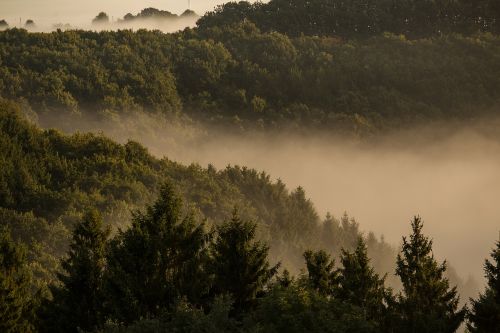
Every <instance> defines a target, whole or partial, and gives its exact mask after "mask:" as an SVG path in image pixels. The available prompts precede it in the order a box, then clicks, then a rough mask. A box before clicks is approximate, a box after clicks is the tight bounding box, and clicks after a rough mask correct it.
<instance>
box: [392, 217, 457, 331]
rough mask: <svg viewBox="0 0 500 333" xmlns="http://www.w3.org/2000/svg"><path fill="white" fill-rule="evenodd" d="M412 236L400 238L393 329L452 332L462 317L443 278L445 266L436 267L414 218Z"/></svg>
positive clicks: (419, 223) (454, 293)
mask: <svg viewBox="0 0 500 333" xmlns="http://www.w3.org/2000/svg"><path fill="white" fill-rule="evenodd" d="M411 227H412V234H411V235H410V239H409V240H408V239H407V238H406V237H403V246H402V250H401V253H400V254H399V255H398V259H397V267H396V274H397V275H398V276H399V277H400V279H401V282H402V283H403V291H402V293H401V294H399V295H398V299H397V304H396V311H397V312H398V315H399V317H398V318H397V319H396V322H397V326H396V327H399V328H400V329H402V330H403V331H404V332H455V331H456V330H457V329H458V327H459V326H460V324H461V323H462V321H463V319H464V316H465V308H462V309H459V308H458V303H459V298H458V296H457V291H456V287H453V288H450V286H449V282H448V280H447V279H446V278H444V277H443V274H444V272H445V271H446V262H444V263H442V264H438V263H437V261H436V260H435V259H434V256H433V254H432V241H431V240H429V239H428V238H427V237H426V236H424V235H423V233H422V228H423V222H422V220H421V219H420V217H415V218H414V219H413V220H412V222H411Z"/></svg>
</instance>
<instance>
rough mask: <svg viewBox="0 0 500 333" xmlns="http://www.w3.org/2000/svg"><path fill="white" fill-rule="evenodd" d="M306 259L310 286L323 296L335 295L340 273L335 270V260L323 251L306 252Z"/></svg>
mask: <svg viewBox="0 0 500 333" xmlns="http://www.w3.org/2000/svg"><path fill="white" fill-rule="evenodd" d="M304 259H305V260H306V266H307V273H308V275H307V281H308V284H309V286H310V287H311V288H313V289H314V290H316V291H317V292H319V293H320V294H322V295H325V296H331V295H333V293H334V291H335V288H336V287H337V285H338V271H337V270H335V269H334V268H335V260H333V259H332V258H331V257H330V255H329V254H327V253H326V252H325V251H323V250H320V251H317V252H314V251H311V250H309V251H306V252H304Z"/></svg>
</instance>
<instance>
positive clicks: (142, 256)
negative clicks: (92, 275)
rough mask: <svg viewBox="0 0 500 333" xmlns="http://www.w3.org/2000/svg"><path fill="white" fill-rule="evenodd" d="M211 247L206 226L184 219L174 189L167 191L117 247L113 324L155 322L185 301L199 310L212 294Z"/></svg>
mask: <svg viewBox="0 0 500 333" xmlns="http://www.w3.org/2000/svg"><path fill="white" fill-rule="evenodd" d="M206 244H207V236H206V234H205V232H204V228H203V224H196V223H195V221H194V217H193V215H192V214H187V215H185V216H184V214H183V203H182V200H181V199H180V197H179V196H178V195H177V194H176V192H175V191H174V188H173V186H172V185H171V184H166V185H164V186H163V187H162V189H161V191H160V196H159V198H158V200H157V201H156V202H155V203H154V204H153V205H152V206H150V207H148V208H147V210H146V212H145V213H140V212H138V213H136V214H135V216H134V218H133V221H132V226H131V227H130V229H128V230H127V231H125V232H121V233H120V234H119V235H118V236H117V237H116V239H114V240H113V241H112V243H111V246H110V253H109V257H108V261H109V269H108V274H107V277H106V290H107V297H108V299H109V304H108V308H109V310H110V313H111V316H112V318H113V319H116V320H118V321H119V322H124V323H131V322H134V321H136V320H138V319H140V318H154V317H157V316H158V315H159V314H161V313H162V312H164V311H165V310H168V309H169V308H171V307H172V306H173V305H174V304H175V303H176V302H177V301H178V300H180V299H181V298H184V297H185V298H186V299H187V301H188V302H190V303H191V304H194V305H197V304H199V303H200V302H201V301H202V300H201V298H202V297H203V296H204V295H206V294H207V293H208V285H207V284H208V278H207V275H206V274H205V272H204V268H205V265H204V263H205V260H206V259H207V251H206Z"/></svg>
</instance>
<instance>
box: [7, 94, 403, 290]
mask: <svg viewBox="0 0 500 333" xmlns="http://www.w3.org/2000/svg"><path fill="white" fill-rule="evenodd" d="M0 140H1V141H0V142H1V145H0V153H1V154H0V155H1V159H0V166H1V167H0V213H1V216H2V221H3V223H4V224H7V225H8V226H10V228H11V229H12V231H13V235H14V238H15V239H20V240H22V242H24V243H27V244H29V245H30V246H29V248H30V251H32V253H31V252H30V258H32V259H33V267H34V269H35V270H37V274H40V277H41V279H42V280H44V279H48V280H49V281H50V280H51V279H53V274H54V269H56V268H57V259H58V258H59V257H60V256H61V255H62V254H63V253H64V252H65V251H66V246H67V241H68V237H69V232H70V231H71V230H72V229H73V227H74V224H75V221H77V220H78V219H79V218H80V217H81V216H82V214H83V213H84V212H85V211H86V210H88V209H90V208H95V209H98V210H99V211H100V212H101V214H102V215H103V217H104V219H105V221H106V224H108V225H110V226H112V227H113V228H114V229H113V230H115V231H116V228H125V227H127V226H128V225H129V223H130V222H129V221H130V216H131V215H130V211H131V210H135V209H138V208H142V207H144V205H145V204H146V203H150V202H151V201H152V200H153V199H154V198H156V195H157V193H158V189H159V187H160V186H161V184H163V183H164V182H165V181H171V182H173V183H174V184H176V188H177V189H178V191H180V193H182V196H183V198H184V199H185V202H186V203H189V205H190V208H191V209H193V211H194V212H195V213H196V216H197V217H198V218H199V220H200V221H201V220H203V219H205V218H206V219H207V221H206V224H207V226H213V225H216V224H219V223H221V222H222V221H224V220H226V219H228V218H229V217H230V216H231V214H232V212H233V210H234V209H235V208H237V209H238V211H239V215H240V216H241V217H242V218H245V219H249V220H253V221H255V222H256V223H257V225H258V229H257V235H258V237H259V238H260V239H262V240H266V241H268V242H269V244H270V246H271V253H270V255H271V260H272V261H273V262H277V261H282V262H283V263H284V264H286V266H287V268H288V269H289V270H292V271H298V269H299V268H300V267H302V260H301V255H302V252H303V251H305V249H308V248H313V249H318V248H324V249H328V250H329V251H331V252H332V253H335V254H339V253H340V248H342V247H344V248H346V249H352V248H353V247H354V246H355V244H356V242H357V238H358V237H359V236H360V235H361V234H360V231H359V230H358V224H357V223H356V222H355V221H353V220H352V219H350V218H349V217H347V216H344V217H342V218H341V219H335V218H333V217H331V216H327V217H326V219H321V218H320V217H319V216H318V214H317V212H316V210H315V209H314V207H313V205H312V203H311V202H310V201H309V200H308V199H307V197H306V195H305V192H304V190H303V189H301V188H298V189H295V190H293V191H289V190H288V189H287V188H286V186H285V184H283V183H282V182H281V181H279V180H278V181H272V180H271V179H270V177H269V176H268V175H266V174H265V173H264V172H258V171H256V170H252V169H247V168H245V167H239V166H234V167H231V166H228V167H227V168H226V169H223V170H216V169H215V168H213V167H211V166H209V167H208V168H202V167H201V166H199V165H195V164H193V165H190V166H184V165H181V164H178V163H176V162H173V161H170V160H168V159H166V158H164V159H161V160H160V159H157V158H154V157H152V156H151V155H150V154H149V153H148V152H147V150H146V149H145V148H144V147H142V146H141V145H140V144H139V143H136V142H132V141H130V142H128V143H127V144H125V145H120V144H117V143H115V142H113V141H111V140H110V139H108V138H106V137H104V136H102V135H94V134H83V133H81V134H75V135H72V136H66V135H63V134H62V133H60V132H58V131H56V130H45V131H42V130H40V129H38V128H37V127H36V126H34V125H31V124H29V123H28V122H27V121H26V120H24V119H23V116H22V113H21V111H20V110H19V107H18V106H17V105H15V104H14V103H12V102H8V101H5V100H3V101H2V102H1V107H0ZM185 208H186V209H188V207H185ZM36 230H38V231H36ZM367 242H368V246H369V249H370V254H371V255H372V257H373V258H374V262H375V263H376V266H377V269H379V270H380V271H382V272H387V271H389V270H391V269H392V260H390V259H389V260H388V258H391V257H392V258H393V257H394V255H395V254H394V250H393V249H392V247H391V246H389V245H388V244H386V243H383V242H380V241H378V240H377V239H376V238H375V237H374V236H373V235H369V236H368V238H367ZM40 261H44V262H40Z"/></svg>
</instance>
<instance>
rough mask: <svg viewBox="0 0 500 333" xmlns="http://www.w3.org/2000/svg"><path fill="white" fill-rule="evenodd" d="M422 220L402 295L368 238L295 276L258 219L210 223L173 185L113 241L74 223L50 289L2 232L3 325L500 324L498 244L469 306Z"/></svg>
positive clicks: (411, 328)
mask: <svg viewBox="0 0 500 333" xmlns="http://www.w3.org/2000/svg"><path fill="white" fill-rule="evenodd" d="M422 229H423V222H422V220H421V219H420V218H419V217H415V218H413V220H412V221H411V233H410V236H409V237H403V245H402V248H401V251H400V253H399V254H398V256H397V260H396V270H395V274H396V275H397V276H398V277H399V278H400V280H401V282H402V286H403V287H402V290H401V291H400V292H397V293H396V292H394V291H393V290H392V289H391V288H387V287H386V286H385V277H384V276H379V275H378V274H377V273H375V271H374V269H373V267H372V266H371V263H370V259H369V257H368V254H367V247H366V243H365V241H364V240H363V238H359V239H358V241H357V245H356V247H355V249H354V250H352V251H348V250H342V254H341V256H340V265H337V264H336V262H335V260H334V259H332V257H331V255H330V254H328V253H327V252H325V251H323V250H317V251H312V250H308V251H305V252H304V254H303V258H304V260H305V264H306V270H305V271H303V272H302V273H301V274H300V275H298V276H292V275H291V274H290V273H289V272H288V271H287V270H286V269H285V270H282V269H281V268H280V265H279V263H278V264H276V265H271V264H270V262H269V259H268V252H269V247H268V245H267V244H265V243H264V242H261V241H258V240H256V225H255V223H253V222H250V221H246V220H242V219H241V218H240V217H239V216H238V214H237V212H236V211H235V212H234V214H233V217H232V218H231V219H230V220H229V221H227V222H225V223H223V224H219V225H218V226H216V227H215V228H211V229H207V228H206V226H205V225H204V224H203V223H200V222H199V221H195V219H194V215H193V214H192V213H189V212H188V213H184V211H183V204H182V199H181V198H180V196H179V195H178V194H177V193H176V191H175V190H174V186H173V185H171V184H168V183H167V184H165V185H164V186H162V189H161V191H160V195H159V197H158V199H157V200H156V202H155V203H153V204H152V205H150V206H148V207H147V208H146V209H145V210H144V211H141V212H137V213H135V215H134V217H133V219H132V223H131V226H130V227H129V228H128V229H125V230H120V231H119V232H118V233H117V234H115V235H114V236H113V237H110V229H109V228H108V227H105V226H104V224H103V221H102V218H101V217H100V214H99V213H98V212H97V211H95V210H91V211H88V212H87V213H86V214H85V216H84V217H83V218H82V219H81V220H80V221H79V222H78V223H77V224H76V225H75V228H74V230H73V233H72V241H71V245H70V248H69V252H68V254H67V255H66V256H65V259H64V260H63V261H62V271H61V273H60V274H59V275H58V282H57V283H54V284H52V285H51V286H50V289H51V290H50V296H49V297H47V296H44V294H43V292H41V291H33V290H30V284H29V280H30V276H29V274H28V270H27V268H26V261H25V252H24V249H23V247H22V246H19V245H18V244H16V243H15V242H13V241H12V239H11V238H10V235H9V232H8V230H5V229H2V232H1V233H0V247H1V249H2V251H1V252H0V266H1V270H0V282H1V283H0V288H1V290H0V291H1V292H0V313H2V322H1V323H0V325H1V328H2V330H3V331H5V332H37V331H38V332H81V331H84V332H172V331H173V332H283V331H286V332H306V331H307V332H423V333H425V332H429V333H430V332H455V331H456V330H457V329H458V327H459V326H460V325H461V323H462V322H463V321H464V319H465V318H467V326H468V328H469V330H470V331H471V332H489V333H491V332H496V331H498V330H499V329H500V326H499V325H500V321H499V320H498V319H499V315H500V311H499V310H500V288H499V287H500V284H499V281H500V241H499V242H497V244H496V248H495V249H494V250H493V252H492V258H491V260H486V263H485V273H486V277H487V280H488V286H487V287H486V290H485V291H484V293H482V294H481V295H480V296H479V298H478V299H476V300H472V306H471V308H470V309H469V310H467V308H466V307H459V305H458V304H459V296H458V294H457V290H456V287H453V286H451V285H450V283H449V281H448V279H447V278H445V277H444V275H443V274H444V272H445V271H446V269H447V265H446V262H443V263H439V262H438V261H437V260H436V259H435V258H434V256H433V253H432V245H433V244H432V240H430V239H429V238H428V237H427V236H425V235H424V234H423V232H422Z"/></svg>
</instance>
